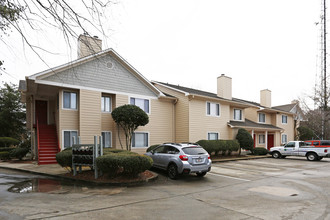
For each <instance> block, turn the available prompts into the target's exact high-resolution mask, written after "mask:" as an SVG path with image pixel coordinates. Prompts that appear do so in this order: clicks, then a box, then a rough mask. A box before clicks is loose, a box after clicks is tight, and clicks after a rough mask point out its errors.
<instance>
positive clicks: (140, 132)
mask: <svg viewBox="0 0 330 220" xmlns="http://www.w3.org/2000/svg"><path fill="white" fill-rule="evenodd" d="M135 134H147V135H148V143H147V146H142V147H133V137H132V148H134V149H141V148H148V147H149V146H150V133H149V132H148V131H136V132H134V133H133V135H135Z"/></svg>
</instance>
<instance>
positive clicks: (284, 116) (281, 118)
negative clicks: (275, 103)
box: [281, 115, 288, 124]
mask: <svg viewBox="0 0 330 220" xmlns="http://www.w3.org/2000/svg"><path fill="white" fill-rule="evenodd" d="M283 117H286V122H283ZM281 121H282V124H288V116H287V115H282V117H281Z"/></svg>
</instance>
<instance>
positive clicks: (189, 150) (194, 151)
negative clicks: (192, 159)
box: [182, 147, 207, 155]
mask: <svg viewBox="0 0 330 220" xmlns="http://www.w3.org/2000/svg"><path fill="white" fill-rule="evenodd" d="M182 150H183V152H184V153H185V154H189V155H199V154H207V152H206V150H204V148H202V147H185V148H182Z"/></svg>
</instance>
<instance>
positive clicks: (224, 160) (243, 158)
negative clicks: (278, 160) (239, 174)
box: [212, 155, 272, 163]
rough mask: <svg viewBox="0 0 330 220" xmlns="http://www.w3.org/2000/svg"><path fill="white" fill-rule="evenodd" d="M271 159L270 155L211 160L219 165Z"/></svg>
mask: <svg viewBox="0 0 330 220" xmlns="http://www.w3.org/2000/svg"><path fill="white" fill-rule="evenodd" d="M271 157H272V156H271V155H263V156H246V157H239V158H227V159H212V163H221V162H229V161H236V160H254V159H261V158H271Z"/></svg>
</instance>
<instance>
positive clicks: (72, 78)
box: [28, 49, 164, 97]
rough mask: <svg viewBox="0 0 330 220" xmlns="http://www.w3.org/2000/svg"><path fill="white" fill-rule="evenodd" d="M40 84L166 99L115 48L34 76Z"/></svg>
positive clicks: (32, 77)
mask: <svg viewBox="0 0 330 220" xmlns="http://www.w3.org/2000/svg"><path fill="white" fill-rule="evenodd" d="M28 78H29V79H32V80H36V82H37V83H45V84H47V83H51V84H54V83H55V84H58V85H59V86H61V85H62V86H65V87H70V86H72V87H84V88H91V89H98V90H104V91H113V92H118V93H126V94H138V95H141V96H153V97H157V96H164V94H163V93H162V92H160V91H159V90H158V89H157V88H156V87H155V86H153V85H152V84H151V83H150V82H149V81H148V80H147V79H146V78H145V77H144V76H143V75H142V74H140V73H139V72H138V71H137V70H135V69H134V68H133V67H132V66H131V65H130V64H128V63H127V62H126V61H125V60H124V59H123V58H121V57H120V56H119V55H118V54H117V53H116V52H114V51H113V50H112V49H109V50H106V51H103V52H101V53H99V54H96V55H91V56H89V57H86V58H83V59H78V60H75V61H73V62H70V63H67V64H64V65H61V66H58V67H55V68H53V69H49V70H46V71H44V72H41V73H38V74H35V75H32V76H30V77H28Z"/></svg>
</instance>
